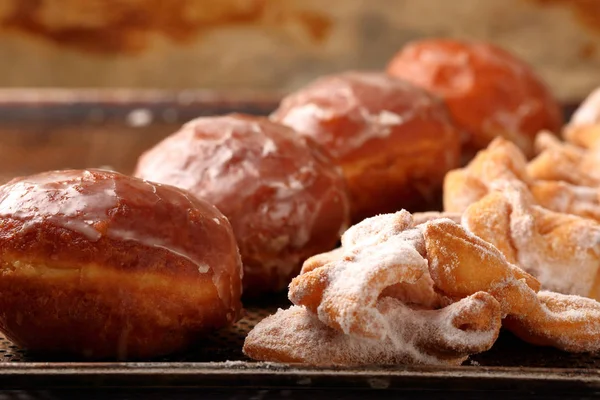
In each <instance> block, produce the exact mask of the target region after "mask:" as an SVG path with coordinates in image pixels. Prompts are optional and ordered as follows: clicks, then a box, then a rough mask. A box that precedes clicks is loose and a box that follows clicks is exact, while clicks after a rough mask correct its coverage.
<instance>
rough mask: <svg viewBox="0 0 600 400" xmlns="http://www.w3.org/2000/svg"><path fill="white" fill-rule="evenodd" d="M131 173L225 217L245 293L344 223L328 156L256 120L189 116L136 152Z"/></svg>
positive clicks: (344, 200)
mask: <svg viewBox="0 0 600 400" xmlns="http://www.w3.org/2000/svg"><path fill="white" fill-rule="evenodd" d="M135 175H136V176H138V177H141V178H144V179H148V180H151V181H155V182H161V183H166V184H171V185H174V186H178V187H182V188H184V189H188V190H189V191H190V192H192V193H193V194H195V195H197V196H198V197H201V198H204V199H206V200H208V201H209V202H211V203H212V204H214V205H216V206H217V207H218V208H219V210H221V211H222V212H223V214H225V215H226V216H227V218H228V219H229V221H230V222H231V225H232V226H233V231H234V232H235V235H236V238H237V242H238V245H239V248H240V253H241V256H242V260H243V263H244V294H245V295H248V296H257V295H260V294H263V293H267V292H275V291H279V290H282V289H284V288H285V287H286V286H287V284H288V283H289V281H290V280H291V278H292V277H294V276H295V275H296V274H297V273H298V271H299V270H300V266H301V264H302V262H303V261H304V260H305V259H306V258H308V257H310V256H312V255H314V254H317V253H321V252H323V251H327V250H331V249H332V248H333V247H334V246H335V244H336V243H337V241H338V239H339V237H340V235H341V233H342V232H343V231H344V230H345V228H346V227H347V225H348V216H349V202H348V194H347V190H346V184H345V181H344V178H343V176H342V175H341V173H340V171H339V170H338V169H337V167H335V165H334V164H333V163H332V162H331V159H330V157H329V156H328V155H327V154H326V153H325V152H323V151H322V150H321V148H320V147H319V146H318V145H316V144H315V143H313V142H312V141H311V140H309V139H307V138H304V137H302V136H300V135H297V134H296V133H295V132H294V131H293V130H291V129H290V128H287V127H285V126H283V125H280V124H277V123H275V122H271V121H269V120H268V119H266V118H262V117H253V116H244V115H240V114H233V115H228V116H221V117H204V118H198V119H196V120H193V121H191V122H189V123H187V124H186V125H184V126H183V127H182V128H181V130H180V131H178V132H176V133H175V134H173V135H171V136H169V137H168V138H166V139H165V140H163V141H162V142H161V143H159V144H158V145H156V146H155V147H154V148H152V149H150V150H149V151H147V152H146V153H145V154H143V155H142V156H141V157H140V159H139V162H138V165H137V169H136V172H135Z"/></svg>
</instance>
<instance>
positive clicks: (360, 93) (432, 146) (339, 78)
mask: <svg viewBox="0 0 600 400" xmlns="http://www.w3.org/2000/svg"><path fill="white" fill-rule="evenodd" d="M561 118H562V117H561V111H560V107H559V106H558V104H557V102H556V101H555V100H554V99H553V98H552V96H551V94H550V92H549V91H548V89H547V88H546V87H545V86H544V84H543V83H542V82H541V80H540V79H539V78H538V77H536V75H535V74H534V72H533V71H532V70H531V69H530V68H529V67H528V66H527V65H526V64H525V63H524V62H522V61H520V60H518V59H516V58H515V57H514V56H512V55H510V54H508V53H507V52H505V51H504V50H501V49H499V48H497V47H494V46H492V45H490V44H482V43H461V42H457V41H450V40H427V41H421V42H416V43H413V44H410V45H408V46H407V47H405V48H404V49H403V50H402V51H400V52H399V53H398V54H397V55H396V56H395V57H394V58H393V59H392V61H391V62H390V63H389V66H388V68H387V73H383V72H346V73H341V74H337V75H331V76H326V77H323V78H320V79H317V80H316V81H315V82H312V83H310V84H308V85H307V86H306V87H304V88H301V89H299V90H298V91H296V92H295V93H292V94H290V95H289V96H287V97H286V98H284V99H283V101H282V102H281V105H280V107H279V108H278V109H277V110H275V111H274V112H273V113H272V115H271V116H270V118H269V119H264V118H257V117H250V116H242V115H229V116H225V117H209V118H199V119H196V120H194V121H191V122H189V123H188V124H186V125H185V126H184V127H183V128H182V129H181V130H180V131H179V132H177V133H175V134H174V135H172V136H170V137H168V138H166V139H165V140H164V141H163V142H162V143H159V144H158V145H157V146H155V147H154V148H153V149H151V150H149V151H148V152H147V153H146V154H144V155H143V156H142V157H141V158H140V161H139V163H138V166H137V169H136V172H135V176H138V177H141V178H143V179H147V180H151V181H154V182H160V183H165V184H171V185H174V186H177V187H181V188H184V189H187V190H189V191H191V192H192V193H193V194H194V195H197V196H199V197H201V198H203V199H206V200H208V201H209V202H211V203H213V204H214V205H216V206H217V207H218V208H219V209H220V210H221V211H222V212H223V213H224V214H225V215H226V216H227V218H228V219H229V221H230V222H231V224H232V225H233V230H234V232H235V233H236V236H237V240H238V245H239V247H240V252H241V255H242V259H243V262H244V266H245V277H244V293H245V294H246V295H247V296H249V295H260V294H263V293H268V292H274V291H280V290H283V289H284V288H285V287H286V285H287V284H288V283H289V282H290V280H291V278H293V277H294V276H295V275H297V273H298V271H299V268H300V265H301V263H302V261H304V260H305V259H306V258H308V257H310V256H312V255H314V254H317V253H320V252H323V251H327V250H330V249H331V248H333V246H334V245H335V243H336V241H337V240H338V239H339V237H340V234H341V233H343V231H344V230H345V229H346V228H347V226H348V221H349V220H348V200H349V207H350V210H349V212H350V222H352V223H357V222H359V221H361V220H363V219H364V218H367V217H371V216H373V215H377V214H380V213H386V212H393V211H397V210H400V209H403V208H404V209H408V210H411V211H423V210H431V209H436V208H439V207H441V202H440V201H439V199H440V198H441V186H442V181H443V179H444V176H445V174H446V172H448V171H449V170H451V169H454V168H456V167H458V166H459V165H460V163H461V154H462V156H463V157H462V159H463V160H464V161H466V160H468V159H470V158H471V157H472V156H473V155H474V153H475V152H476V151H478V150H480V149H483V148H485V147H486V146H487V144H488V143H489V142H490V141H491V140H492V139H493V138H494V137H496V136H504V137H507V138H509V139H510V140H511V141H513V142H514V143H516V144H518V145H519V146H520V147H521V148H522V149H523V150H524V152H525V153H526V154H529V155H531V154H533V141H534V138H535V134H537V133H538V132H539V131H540V130H549V131H552V132H558V131H559V130H560V128H561V125H562V119H561ZM289 128H291V129H293V131H292V130H291V129H289ZM315 142H316V144H317V145H321V147H320V149H323V151H321V150H319V148H318V146H314V145H313V144H314V143H315ZM324 153H328V154H324ZM336 167H339V168H340V169H341V171H342V174H343V177H344V178H345V179H344V180H342V179H341V178H340V177H339V175H338V174H337V171H336V170H335V169H336ZM346 188H347V192H348V193H349V199H348V198H347V196H346V194H345V191H346Z"/></svg>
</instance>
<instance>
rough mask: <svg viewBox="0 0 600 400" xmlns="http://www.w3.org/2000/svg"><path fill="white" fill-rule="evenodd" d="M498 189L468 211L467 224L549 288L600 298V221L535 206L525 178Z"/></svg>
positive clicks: (464, 223)
mask: <svg viewBox="0 0 600 400" xmlns="http://www.w3.org/2000/svg"><path fill="white" fill-rule="evenodd" d="M497 189H498V190H497V191H495V192H492V193H490V194H488V195H487V196H486V197H484V198H483V199H481V200H480V201H478V202H476V203H474V204H472V205H471V206H470V207H469V208H468V209H467V210H466V211H465V213H464V214H463V226H464V227H465V228H466V229H468V230H469V231H470V232H472V233H474V234H475V235H476V236H478V237H480V238H482V239H483V240H485V241H487V242H489V243H491V244H493V245H494V246H495V247H496V248H498V249H499V250H500V251H501V252H502V254H504V256H505V257H506V258H507V260H508V261H509V262H510V263H514V264H516V265H519V266H520V267H521V268H523V269H524V270H525V271H527V272H529V273H531V274H533V275H534V276H535V277H536V278H538V279H539V280H540V282H541V284H542V286H543V287H544V288H545V289H547V290H553V291H557V292H560V293H564V294H575V295H579V296H589V297H593V298H596V299H599V298H600V277H599V276H598V275H599V274H598V273H599V269H600V225H599V224H598V223H596V222H595V221H592V220H590V219H586V218H581V217H578V216H575V215H569V214H563V213H557V212H553V211H550V210H547V209H545V208H543V207H540V206H537V205H535V204H534V200H533V198H532V196H531V194H530V193H529V192H528V191H527V189H526V188H525V186H524V185H523V184H521V182H510V183H509V182H504V184H503V185H501V186H498V188H497Z"/></svg>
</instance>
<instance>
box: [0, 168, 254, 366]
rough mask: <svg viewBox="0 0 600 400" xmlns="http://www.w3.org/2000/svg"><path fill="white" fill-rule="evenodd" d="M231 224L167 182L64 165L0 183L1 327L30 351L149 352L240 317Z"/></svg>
mask: <svg viewBox="0 0 600 400" xmlns="http://www.w3.org/2000/svg"><path fill="white" fill-rule="evenodd" d="M241 273H242V267H241V260H240V256H239V253H238V250H237V246H236V243H235V238H234V235H233V232H232V229H231V226H230V225H229V222H228V221H227V219H226V218H225V217H224V216H223V215H222V214H221V213H220V212H219V211H218V210H217V209H216V208H215V207H214V206H212V205H210V204H208V203H206V202H205V201H202V200H199V199H196V198H194V197H193V196H191V195H189V194H188V193H186V192H184V191H182V190H180V189H177V188H174V187H170V186H162V185H158V184H153V183H149V182H145V181H142V180H140V179H135V178H131V177H128V176H125V175H121V174H119V173H116V172H108V171H101V170H84V171H81V170H68V171H54V172H47V173H42V174H39V175H34V176H30V177H25V178H16V179H14V180H12V181H10V182H9V183H7V184H5V185H3V186H0V293H2V296H0V330H1V331H2V332H3V333H4V334H5V335H6V336H7V337H8V338H9V339H10V340H11V341H13V342H15V343H16V344H17V345H19V346H22V347H25V348H27V349H29V350H32V351H39V352H49V353H60V354H64V353H66V354H73V355H78V356H83V357H85V358H95V359H98V358H106V357H108V358H118V359H131V358H149V357H154V356H159V355H163V354H168V353H172V352H176V351H180V350H182V349H184V348H185V347H187V346H188V345H190V344H191V343H192V341H194V340H196V339H197V337H198V335H199V334H201V333H203V332H206V331H210V330H214V329H216V328H219V327H222V326H225V325H228V324H230V323H232V322H234V321H235V320H237V318H238V316H239V314H240V311H241V302H240V296H241V293H240V292H241Z"/></svg>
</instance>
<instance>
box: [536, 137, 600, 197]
mask: <svg viewBox="0 0 600 400" xmlns="http://www.w3.org/2000/svg"><path fill="white" fill-rule="evenodd" d="M535 149H536V152H537V154H538V155H537V156H536V157H535V158H534V159H533V160H531V161H530V162H529V164H528V165H527V173H528V175H529V176H530V177H531V178H532V179H536V180H544V181H564V182H567V183H570V184H573V185H578V186H589V187H598V185H599V184H600V176H599V175H598V172H596V171H597V170H598V167H599V166H600V159H599V157H598V156H599V155H600V154H599V152H597V151H596V152H594V151H590V150H585V149H583V148H581V147H577V146H575V145H572V144H570V143H565V142H561V141H560V140H559V139H558V138H557V137H556V136H554V135H553V134H551V133H548V132H541V133H539V134H538V135H537V136H536V138H535Z"/></svg>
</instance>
